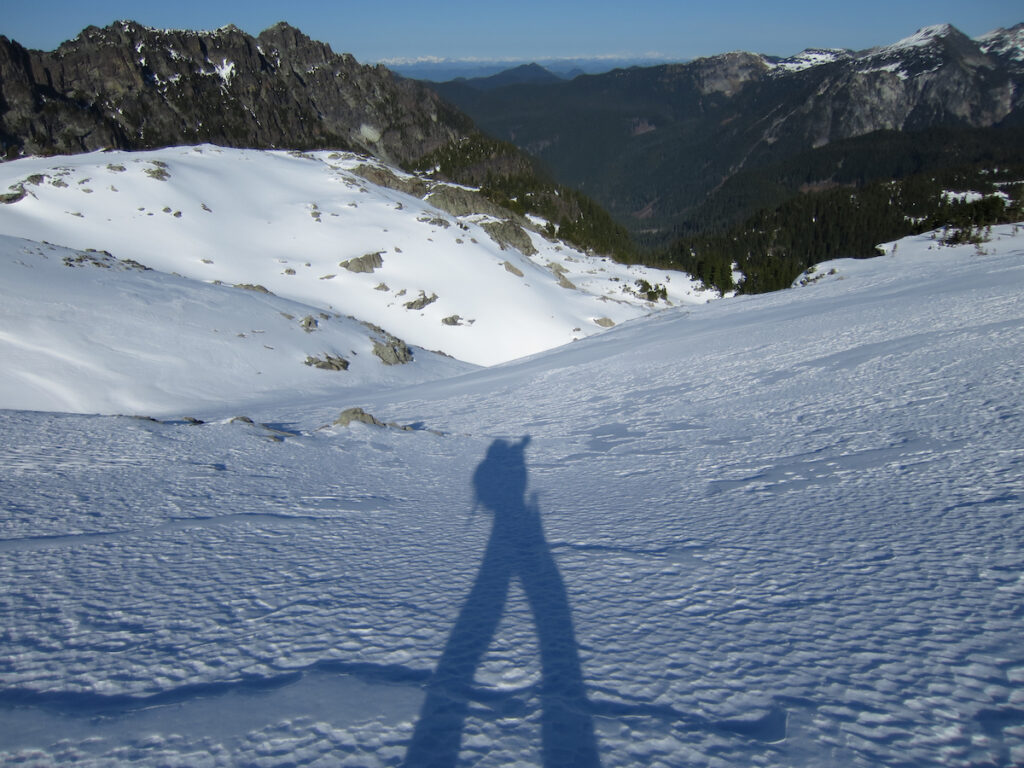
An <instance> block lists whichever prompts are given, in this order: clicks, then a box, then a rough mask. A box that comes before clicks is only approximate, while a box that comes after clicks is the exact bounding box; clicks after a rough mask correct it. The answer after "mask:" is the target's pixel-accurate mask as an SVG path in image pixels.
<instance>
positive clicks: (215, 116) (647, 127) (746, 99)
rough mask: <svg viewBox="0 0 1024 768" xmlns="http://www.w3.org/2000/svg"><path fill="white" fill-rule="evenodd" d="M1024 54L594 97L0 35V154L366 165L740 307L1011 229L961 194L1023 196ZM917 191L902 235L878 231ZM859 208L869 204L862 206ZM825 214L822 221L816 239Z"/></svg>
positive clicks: (848, 60) (803, 64) (542, 81)
mask: <svg viewBox="0 0 1024 768" xmlns="http://www.w3.org/2000/svg"><path fill="white" fill-rule="evenodd" d="M1022 39H1024V25H1018V26H1016V27H1014V28H1012V29H1008V30H996V31H994V32H992V33H989V34H987V35H984V36H982V37H980V38H978V39H976V40H971V39H969V38H967V37H966V36H965V35H963V34H962V33H961V32H959V31H958V30H956V29H955V28H953V27H951V26H950V25H938V26H934V27H927V28H924V29H922V30H920V31H919V32H918V33H917V34H915V35H913V36H911V37H909V38H906V39H904V40H901V41H898V42H896V43H894V44H892V45H887V46H882V47H878V48H874V49H871V50H868V51H860V52H855V51H846V50H830V49H809V50H807V51H804V52H802V53H801V54H799V55H796V56H792V57H786V58H779V57H772V56H765V55H761V54H754V53H746V52H734V53H728V54H723V55H720V56H714V57H710V58H705V59H698V60H696V61H692V62H688V63H685V64H665V65H660V66H653V67H631V68H628V69H618V70H614V71H611V72H608V73H605V74H599V75H588V76H578V77H575V78H573V79H572V80H562V79H560V78H559V77H557V76H556V75H554V74H552V73H551V72H549V71H547V70H545V69H544V68H542V67H540V66H538V65H524V66H521V67H517V68H514V69H512V70H508V71H505V72H503V73H499V74H495V75H491V76H488V77H483V78H469V79H460V80H456V81H452V82H447V83H421V82H416V81H412V80H409V79H406V78H401V77H396V76H394V75H392V73H391V72H389V71H388V70H387V69H385V68H384V67H382V66H377V67H366V66H362V65H360V64H358V63H357V62H355V60H354V59H352V57H351V56H347V55H338V54H335V53H334V52H333V51H332V50H331V49H330V47H329V46H327V45H325V44H323V43H318V42H315V41H313V40H311V39H310V38H308V37H306V36H305V35H303V34H302V33H301V32H299V31H298V30H296V29H294V28H293V27H290V26H289V25H287V24H285V23H280V24H277V25H275V26H274V27H271V28H270V29H268V30H265V31H264V32H262V33H261V34H260V35H258V36H256V37H252V36H249V35H246V34H245V33H243V32H241V31H240V30H238V29H236V28H234V27H230V26H229V27H225V28H222V29H220V30H216V31H213V32H189V31H174V30H154V29H149V28H146V27H143V26H141V25H138V24H135V23H133V22H120V23H117V24H114V25H111V26H109V27H107V28H104V29H98V28H95V27H91V28H89V29H87V30H85V31H83V32H82V34H81V35H79V36H78V37H77V38H75V39H74V40H72V41H69V42H67V43H64V44H63V45H61V46H60V47H59V48H58V49H57V50H56V51H53V52H40V51H29V50H25V49H24V48H22V47H21V46H19V45H18V44H17V43H16V42H14V41H10V40H7V39H5V38H2V37H0V149H2V150H3V152H4V153H5V154H6V155H7V156H8V157H18V156H20V155H21V154H23V153H40V152H42V153H67V152H80V151H87V150H90V149H97V148H104V147H113V148H122V149H145V148H156V147H161V146H173V145H177V144H182V143H197V142H212V143H215V144H219V145H223V146H234V147H248V148H265V149H273V148H280V147H287V148H297V149H342V150H348V151H357V152H365V153H369V154H372V155H374V156H375V157H377V158H379V159H382V160H384V161H386V162H390V163H395V164H398V165H400V166H402V167H403V168H405V169H407V170H413V171H419V172H427V173H430V174H433V176H434V177H435V178H438V179H440V180H447V181H452V182H457V183H461V184H468V185H472V186H475V187H477V188H479V189H480V190H481V192H482V194H483V195H484V196H486V197H487V198H488V199H490V200H491V201H492V202H494V203H496V204H498V205H500V206H502V207H503V208H505V209H509V210H512V211H514V212H516V213H518V214H520V215H522V214H532V215H536V216H539V217H541V218H543V219H544V220H546V221H547V222H549V223H551V224H552V226H553V227H556V228H557V229H558V231H559V235H560V236H561V237H562V238H563V239H565V240H568V241H570V242H572V243H573V244H574V245H575V246H577V247H581V248H584V249H590V250H595V251H599V252H602V253H608V254H612V255H614V256H615V257H616V258H619V259H621V260H626V261H639V260H642V261H645V262H646V263H649V264H658V265H660V266H663V267H669V268H674V269H684V270H687V271H689V272H691V273H693V274H695V275H697V276H698V277H699V278H700V279H702V280H703V281H704V282H705V283H707V284H709V285H715V286H717V287H718V288H719V289H720V290H721V291H722V292H727V291H729V290H732V289H733V288H734V287H735V286H734V283H733V281H732V274H733V273H734V272H736V270H737V269H738V270H739V271H740V272H742V273H743V274H744V275H746V276H747V279H746V280H744V281H743V283H742V285H741V286H740V289H741V290H743V291H746V292H757V291H761V290H772V289H775V288H779V287H784V286H786V285H788V284H789V283H790V282H791V281H792V280H793V279H794V278H795V277H796V275H797V274H798V273H799V272H800V271H801V270H802V269H804V268H806V267H807V266H808V265H810V264H813V263H815V262H817V261H821V260H822V259H825V258H831V257H836V256H865V255H870V254H871V253H872V249H873V247H874V243H877V242H880V241H882V240H888V239H893V238H896V237H899V236H902V235H906V234H913V233H915V232H918V231H922V228H934V227H936V226H942V225H943V224H950V223H952V219H951V217H954V215H955V217H956V218H958V219H960V220H962V221H967V222H968V223H969V224H970V225H971V226H984V225H987V224H989V223H994V222H999V221H1009V220H1012V219H1013V216H1014V215H1015V214H1014V213H1013V212H1014V211H1016V210H1017V208H1019V207H1020V205H1022V204H1024V203H1022V201H1021V200H1019V199H1018V198H1019V197H1020V196H1019V195H1016V194H1015V193H1014V191H1013V190H1012V189H1011V190H1009V192H1008V191H1007V189H1008V188H1005V187H1003V188H1000V190H1001V191H1002V192H1003V193H1005V194H1006V195H1007V196H1006V198H1005V199H1006V202H1007V205H1006V207H1005V210H1004V211H1002V212H995V213H992V212H987V213H985V214H984V215H977V216H975V215H972V216H967V217H965V216H963V215H960V214H959V213H955V212H951V211H950V210H949V207H948V206H946V205H945V204H944V202H943V200H944V198H943V194H944V192H946V191H947V190H950V189H952V190H953V191H958V192H968V191H974V190H978V189H981V188H983V187H985V185H986V184H988V187H987V189H988V191H989V192H990V193H994V192H996V191H1000V190H996V189H995V188H993V187H991V182H992V179H991V178H985V177H984V174H985V173H987V172H988V171H989V170H991V168H993V167H997V168H999V169H1000V170H1001V172H1002V173H1003V174H1004V177H1001V178H1000V179H999V180H998V182H999V183H1000V184H1006V183H1010V182H1012V181H1013V180H1014V177H1019V178H1024V167H1022V165H1024V164H1022V160H1021V157H1020V153H1019V152H1018V151H1017V149H1016V147H1018V146H1019V145H1020V143H1021V142H1022V141H1024V119H1022V118H1021V115H1022V112H1024V110H1022V98H1024V97H1022V96H1021V94H1022V93H1024V83H1022V78H1024V74H1022V73H1024V43H1022ZM438 94H440V96H439V95H438ZM441 97H443V98H441ZM477 126H479V129H482V130H479V129H478V127H477ZM964 169H968V170H967V171H965V170H964ZM939 177H941V179H940V178H939ZM928 179H930V180H931V182H930V183H931V184H932V186H931V188H930V189H928V190H927V192H924V191H922V188H923V186H926V185H927V184H926V183H925V182H924V181H923V180H928ZM894 180H895V181H898V182H899V183H900V184H901V185H903V186H901V188H900V192H899V193H898V194H895V195H890V197H891V198H892V199H891V200H890V204H889V208H888V209H887V210H888V215H887V216H883V217H878V216H874V220H875V221H876V222H877V223H876V224H874V225H868V226H864V225H862V224H861V223H859V222H856V220H857V219H858V218H859V214H858V213H857V210H855V209H858V208H859V209H865V210H867V209H873V207H874V206H878V205H881V202H880V201H881V198H882V197H884V196H885V190H884V184H887V183H889V182H892V181H894ZM872 185H874V186H872ZM880 185H883V186H880ZM904 187H907V189H910V191H909V192H908V191H907V189H905V188H904ZM842 188H849V189H852V190H854V192H855V194H856V195H861V196H863V197H865V198H870V199H868V200H867V201H866V202H865V201H864V200H857V201H856V202H855V203H853V204H852V207H851V204H850V203H849V202H848V201H846V200H844V198H843V197H842V195H841V194H839V193H838V191H837V190H838V189H842ZM820 193H825V194H820ZM999 199H1002V198H999ZM893 201H900V202H899V204H898V205H897V204H895V203H894V202H893ZM787 206H788V207H787ZM808 213H809V216H808V215H807V214H808ZM808 218H809V219H812V220H813V221H814V222H820V224H819V225H818V226H816V227H812V228H808V227H807V226H806V225H803V228H802V230H800V231H798V230H797V229H794V226H795V225H794V222H797V223H799V222H802V221H804V220H805V219H808ZM883 219H884V221H883ZM943 219H945V221H943ZM823 228H824V229H823ZM765 231H767V232H768V235H766V236H765V237H763V238H762V239H763V240H764V241H765V242H763V243H761V244H758V245H756V247H754V246H752V247H751V248H743V247H742V246H738V245H737V244H740V243H747V242H749V243H754V242H755V241H756V240H757V239H758V238H757V237H751V234H752V233H753V234H755V235H756V233H758V232H765ZM854 232H855V233H859V234H857V235H854V234H853V233H854ZM822 244H824V247H823V246H822Z"/></svg>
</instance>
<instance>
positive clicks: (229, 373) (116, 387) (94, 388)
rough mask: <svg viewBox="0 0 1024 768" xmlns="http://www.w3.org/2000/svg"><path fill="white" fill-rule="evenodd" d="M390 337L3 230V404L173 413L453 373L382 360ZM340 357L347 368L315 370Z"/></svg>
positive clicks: (416, 360) (459, 367)
mask: <svg viewBox="0 0 1024 768" xmlns="http://www.w3.org/2000/svg"><path fill="white" fill-rule="evenodd" d="M388 341H389V339H388V337H387V334H386V333H385V332H383V331H381V330H379V329H373V328H369V327H367V326H366V325H364V324H362V323H359V322H357V321H356V320H354V319H352V318H349V317H343V316H341V315H339V314H338V313H335V312H324V311H321V310H319V309H318V308H316V307H310V306H307V305H304V304H300V303H297V302H294V301H288V300H286V299H282V298H280V297H278V296H271V295H266V294H263V293H260V292H256V291H252V290H247V289H243V288H235V287H232V286H227V285H210V284H207V283H201V282H198V281H195V280H190V279H188V278H185V277H181V276H179V275H169V274H166V273H161V272H157V271H154V270H147V269H145V268H144V267H142V266H141V265H139V264H138V263H127V262H124V261H119V260H117V259H115V258H113V257H112V256H110V255H109V254H106V253H99V252H95V251H92V252H88V251H72V250H69V249H67V248H61V247H58V246H54V245H44V244H41V243H35V242H33V241H28V240H19V239H16V238H10V237H4V236H2V235H0V360H3V365H2V366H0V405H2V406H3V407H5V408H18V409H25V410H46V411H72V412H80V413H123V414H140V415H146V416H173V415H177V416H181V415H184V414H186V413H187V412H188V411H189V410H191V409H195V408H204V407H205V408H210V407H212V406H222V407H224V406H227V407H238V408H240V407H245V406H246V405H247V404H249V403H251V402H254V401H260V400H265V399H267V398H271V399H274V400H278V399H281V398H288V397H293V396H294V395H295V393H296V392H302V393H303V395H309V394H311V393H313V392H322V393H327V392H337V391H339V390H353V389H359V388H360V387H362V388H367V389H368V388H376V387H380V386H382V385H394V384H396V383H413V382H417V381H421V380H423V379H428V378H438V377H441V376H450V375H453V374H455V373H457V372H459V371H465V370H471V369H472V368H473V367H474V366H471V365H469V364H467V363H459V362H457V361H455V360H452V359H448V358H444V357H442V356H440V355H437V354H434V353H430V352H427V351H425V350H413V351H412V354H413V360H412V361H411V362H409V363H406V364H404V365H403V364H392V365H387V364H385V363H384V362H383V360H382V359H381V358H380V357H379V356H377V355H375V354H374V347H375V345H378V344H386V343H388ZM331 359H333V360H335V361H344V363H341V362H339V363H338V365H339V366H342V365H346V364H347V368H346V369H345V370H332V369H331V368H329V367H328V368H323V367H317V366H316V363H317V362H320V363H321V364H323V363H326V362H328V361H329V360H331Z"/></svg>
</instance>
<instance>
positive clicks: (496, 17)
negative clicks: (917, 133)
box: [0, 0, 1024, 63]
mask: <svg viewBox="0 0 1024 768" xmlns="http://www.w3.org/2000/svg"><path fill="white" fill-rule="evenodd" d="M4 15H5V18H4V20H3V23H2V25H0V34H3V35H5V36H6V37H8V38H11V39H13V40H17V41H18V42H19V43H21V44H22V45H24V46H26V47H28V48H36V49H41V50H52V49H54V48H56V47H57V46H58V45H60V43H61V42H63V41H64V40H69V39H72V38H74V37H75V36H76V35H77V34H78V33H79V32H80V31H81V30H82V29H84V28H85V27H87V26H90V25H95V26H106V25H107V24H110V23H112V22H113V21H116V20H119V19H132V20H135V21H138V22H139V23H141V24H145V25H147V26H151V27H157V28H175V29H216V28H219V27H222V26H225V25H227V24H234V25H235V26H237V27H239V28H241V29H243V30H245V31H246V32H248V33H250V34H253V35H256V34H258V33H259V32H260V31H262V30H264V29H266V28H267V27H269V26H272V25H273V24H275V23H277V22H278V21H282V20H284V21H287V22H288V23H289V24H291V25H293V26H295V27H298V28H299V29H301V30H302V31H303V32H304V33H305V34H307V35H309V36H310V37H312V38H314V39H316V40H321V41H324V42H327V43H329V44H330V45H331V47H332V48H333V49H334V50H335V51H336V52H338V53H351V54H352V55H354V56H355V57H356V59H358V60H359V61H360V62H363V63H376V62H384V63H388V62H393V63H397V62H399V61H405V62H408V61H415V60H420V59H428V60H429V59H442V60H466V59H468V60H474V59H475V60H481V61H509V62H525V61H531V60H557V59H565V58H587V59H598V58H603V57H605V58H612V57H615V58H652V59H668V60H685V59H692V58H696V57H699V56H709V55H714V54H717V53H723V52H726V51H731V50H748V51H754V52H757V53H764V54H773V55H783V56H785V55H791V54H794V53H798V52H799V51H801V50H803V49H805V48H809V47H832V48H850V49H854V50H859V49H865V48H871V47H874V46H877V45H886V44H888V43H891V42H894V41H896V40H899V39H901V38H903V37H906V36H908V35H911V34H913V33H914V32H915V31H916V30H917V29H919V28H921V27H924V26H928V25H931V24H940V23H946V22H948V23H950V24H953V25H954V26H955V27H957V28H958V29H960V30H961V31H963V32H964V33H966V34H967V35H970V36H972V37H973V36H977V35H981V34H984V33H986V32H989V31H991V30H993V29H997V28H999V27H1011V26H1013V25H1015V24H1017V23H1019V22H1021V21H1024V14H1022V13H1021V7H1020V5H1019V3H1018V2H1015V1H1011V0H975V2H972V3H970V4H968V3H964V2H962V0H958V1H957V2H953V1H952V0H937V1H935V0H933V1H930V2H924V1H923V0H908V1H907V2H902V3H898V4H894V3H889V2H882V0H864V2H861V3H850V2H842V3H825V4H822V3H820V2H814V1H813V0H786V1H785V2H779V3H774V4H764V3H760V2H753V0H740V2H734V3H730V4H728V5H727V6H726V5H723V4H707V3H703V2H692V1H686V2H672V0H637V1H636V2H634V3H632V4H630V5H629V6H628V9H627V7H626V6H625V5H624V4H622V3H612V2H604V1H603V0H598V1H597V2H583V0H569V1H568V2H563V3H557V4H555V3H548V2H541V1H540V0H523V1H522V2H520V3H518V4H516V5H515V6H508V5H506V6H500V7H494V6H492V5H490V4H482V3H478V2H469V0H441V2H435V3H417V2H412V0H392V2H390V3H388V4H387V5H386V6H383V10H382V6H381V5H379V4H369V3H358V2H354V0H341V1H340V2H336V3H334V4H332V5H330V6H325V5H324V4H322V3H316V2H308V1H307V0H297V1H296V2H290V3H288V4H287V5H285V6H282V5H281V4H280V3H278V2H271V0H252V1H251V2H240V1H239V0H227V1H225V2H220V3H209V2H199V1H198V0H182V2H179V3H175V4H167V3H162V2H161V3H157V2H152V1H151V0H147V1H145V2H131V1H129V0H95V2H91V3H80V2H78V0H53V1H52V2H49V3H46V4H17V5H13V4H12V5H11V7H9V8H8V9H7V11H6V13H5V14H4ZM737 20H739V21H737Z"/></svg>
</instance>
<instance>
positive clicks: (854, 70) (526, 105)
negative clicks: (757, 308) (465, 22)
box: [435, 25, 1024, 242]
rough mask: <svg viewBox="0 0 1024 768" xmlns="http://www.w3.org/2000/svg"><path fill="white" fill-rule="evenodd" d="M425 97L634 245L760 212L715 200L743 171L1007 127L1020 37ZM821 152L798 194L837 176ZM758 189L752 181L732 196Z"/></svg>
mask: <svg viewBox="0 0 1024 768" xmlns="http://www.w3.org/2000/svg"><path fill="white" fill-rule="evenodd" d="M435 88H436V89H437V90H438V92H439V93H441V94H442V95H443V96H444V97H445V98H446V99H448V100H449V101H451V102H452V103H454V104H455V105H457V106H458V107H460V108H461V109H463V110H464V111H465V112H466V113H467V114H469V115H470V116H471V117H472V118H473V119H474V120H475V121H476V122H477V124H478V125H479V126H480V127H481V128H483V129H484V130H485V131H487V132H489V133H491V134H492V135H494V136H496V137H498V138H502V139H506V140H508V141H512V142H514V143H516V144H517V145H518V146H520V147H522V148H524V149H526V150H527V151H528V152H530V153H531V154H533V155H535V156H536V157H538V158H540V159H541V160H543V162H544V163H545V164H546V166H547V167H548V168H550V169H551V171H552V172H553V174H554V175H555V177H556V178H557V179H559V180H560V181H562V182H564V183H566V184H569V185H572V186H575V187H577V188H579V189H581V190H583V191H584V192H586V193H587V194H588V195H590V196H592V197H593V198H594V199H595V200H597V201H598V202H600V203H601V204H602V205H603V206H605V207H606V208H607V209H608V210H609V211H610V212H611V213H612V214H613V216H615V218H616V219H617V220H619V221H620V222H622V223H623V224H625V225H626V226H628V227H629V228H630V230H631V231H632V232H633V233H634V235H636V236H639V237H645V238H647V239H648V240H649V241H652V242H659V241H660V242H664V241H666V240H668V239H671V237H672V236H673V235H674V234H679V233H684V232H695V231H698V232H699V231H702V230H703V229H705V228H706V226H707V224H708V217H709V214H708V209H709V208H710V209H715V208H717V209H718V210H717V212H716V214H717V217H718V219H720V218H721V209H723V208H726V209H728V208H731V209H732V210H733V212H734V213H733V215H734V216H739V215H743V214H744V213H746V214H749V213H751V212H753V210H756V208H757V207H758V205H760V204H763V203H764V202H766V198H757V197H755V196H754V195H753V194H752V193H750V192H749V191H748V192H746V193H744V192H740V195H742V194H746V195H747V197H748V200H747V201H743V202H744V203H745V205H735V204H733V205H732V206H730V205H729V204H728V203H723V202H722V198H719V199H718V200H716V199H715V198H716V196H717V195H723V197H724V196H729V197H731V198H732V199H733V200H735V197H736V195H737V192H736V187H742V186H744V185H743V184H737V185H736V186H735V187H730V186H729V185H728V182H729V180H730V179H733V178H737V177H742V176H741V175H742V174H744V173H747V174H750V173H752V172H756V171H758V170H760V169H764V168H769V167H778V166H780V165H784V164H785V163H787V162H789V161H792V160H794V159H795V158H798V157H801V156H803V157H804V160H803V161H804V162H807V161H806V156H807V155H808V154H812V153H813V152H814V151H815V150H818V149H822V148H826V147H835V146H837V145H841V144H842V143H843V142H845V141H849V140H852V139H857V138H862V137H865V136H868V135H877V136H884V135H886V134H887V133H891V132H899V133H904V134H916V133H920V132H923V131H928V130H933V129H938V128H947V129H962V130H966V129H976V130H985V129H990V128H992V127H994V126H1000V125H1002V126H1010V125H1015V126H1019V125H1020V124H1021V123H1022V122H1024V120H1022V115H1024V25H1018V26H1016V27H1014V28H1012V29H1001V30H997V31H994V32H992V33H989V34H987V35H984V36H982V37H980V38H978V39H977V40H972V39H969V38H968V37H966V36H965V35H964V34H963V33H961V32H960V31H958V30H957V29H955V28H954V27H952V26H950V25H938V26H934V27H927V28H924V29H922V30H920V31H919V32H918V33H916V34H915V35H913V36H911V37H909V38H906V39H904V40H901V41H898V42H896V43H894V44H892V45H886V46H882V47H878V48H873V49H871V50H868V51H860V52H855V51H847V50H823V49H811V50H807V51H804V52H802V53H800V54H798V55H796V56H792V57H788V58H778V57H771V56H764V55H760V54H755V53H746V52H734V53H727V54H723V55H720V56H713V57H710V58H703V59H698V60H695V61H692V62H689V63H685V64H666V65H662V66H656V67H644V68H630V69H623V70H616V71H613V72H609V73H606V74H602V75H593V76H584V77H577V78H575V79H573V80H572V81H569V82H550V83H543V84H536V83H532V84H518V85H509V86H506V87H504V88H497V89H480V88H475V87H472V86H471V85H470V84H467V83H461V82H458V81H455V82H449V83H443V84H438V85H436V86H435ZM1007 141H1008V140H1007V139H1003V140H1001V143H1003V144H1006V143H1007ZM947 144H948V140H947ZM867 147H868V145H867V143H862V144H861V145H860V146H859V147H858V152H859V153H860V156H861V157H863V156H865V155H868V156H870V155H871V153H872V151H873V150H871V149H869V148H867ZM835 154H838V155H840V156H839V157H833V158H831V162H830V163H829V165H828V167H824V168H815V169H814V170H813V171H811V172H810V173H812V174H816V175H809V176H805V178H802V179H801V180H800V185H802V186H805V187H814V186H815V185H818V186H819V187H820V186H823V185H827V184H829V183H831V182H832V181H833V177H834V176H835V175H836V174H837V173H839V172H840V171H841V169H842V166H843V158H842V156H841V154H842V153H835ZM758 184H761V185H763V180H762V179H757V180H755V182H754V183H748V184H746V185H745V186H747V187H748V189H749V188H752V187H757V186H758ZM798 186H799V185H798ZM790 191H791V192H792V191H796V190H795V189H792V190H790ZM751 197H753V198H754V199H753V202H751V201H750V200H749V198H751ZM770 202H775V201H770ZM714 223H718V222H717V221H716V222H714Z"/></svg>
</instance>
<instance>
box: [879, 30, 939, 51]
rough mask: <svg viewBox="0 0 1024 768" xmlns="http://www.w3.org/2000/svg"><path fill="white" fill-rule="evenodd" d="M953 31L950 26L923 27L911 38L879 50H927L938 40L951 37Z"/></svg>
mask: <svg viewBox="0 0 1024 768" xmlns="http://www.w3.org/2000/svg"><path fill="white" fill-rule="evenodd" d="M952 31H953V27H952V26H950V25H949V24H933V25H931V26H928V27H922V28H921V29H919V30H917V32H915V33H914V34H913V35H911V36H910V37H905V38H903V39H902V40H899V41H897V42H895V43H893V44H892V45H887V46H885V47H883V48H880V49H877V50H878V51H879V52H895V51H905V50H907V49H912V48H927V47H929V46H930V45H932V44H934V42H935V41H936V40H941V39H942V38H944V37H947V36H949V34H950V33H951V32H952Z"/></svg>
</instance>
